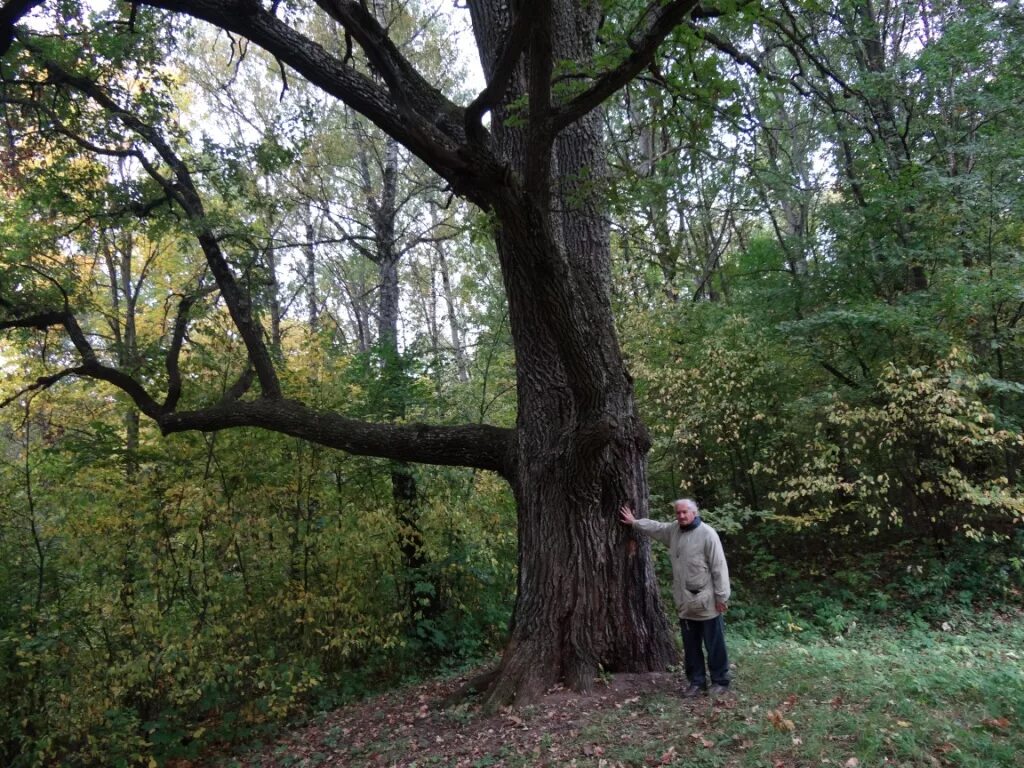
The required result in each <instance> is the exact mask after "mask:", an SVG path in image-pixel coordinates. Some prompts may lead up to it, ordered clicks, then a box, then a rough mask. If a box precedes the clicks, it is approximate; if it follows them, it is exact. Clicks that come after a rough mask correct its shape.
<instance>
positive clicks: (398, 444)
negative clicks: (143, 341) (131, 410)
mask: <svg viewBox="0 0 1024 768" xmlns="http://www.w3.org/2000/svg"><path fill="white" fill-rule="evenodd" d="M157 422H158V424H159V425H160V428H161V430H162V431H163V433H164V434H171V433H173V432H185V431H189V430H199V431H203V432H214V431H218V430H221V429H231V428H233V427H262V428H263V429H269V430H272V431H274V432H281V433H283V434H286V435H292V436H293V437H298V438H301V439H303V440H309V441H311V442H314V443H318V444H320V445H326V446H328V447H330V448H337V449H339V450H342V451H346V452H348V453H354V454H358V455H360V456H376V457H379V458H384V459H397V460H400V461H410V462H417V463H421V464H440V465H445V466H456V467H475V468H477V469H488V470H492V471H494V472H498V473H499V474H501V475H503V476H505V477H509V476H511V462H512V459H511V456H512V438H513V435H514V432H513V430H511V429H503V428H501V427H492V426H488V425H484V424H471V425H464V426H429V425H425V424H374V423H368V422H364V421H358V420H356V419H349V418H346V417H344V416H341V415H340V414H337V413H332V412H329V411H318V410H315V409H313V408H310V407H309V406H306V405H304V404H303V403H300V402H298V401H296V400H268V399H260V400H253V401H238V402H234V403H225V404H223V405H218V406H214V407H211V408H205V409H203V410H200V411H190V412H183V413H170V414H165V415H163V416H161V417H159V418H158V419H157Z"/></svg>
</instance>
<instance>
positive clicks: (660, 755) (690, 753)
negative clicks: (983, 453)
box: [508, 623, 1024, 768]
mask: <svg viewBox="0 0 1024 768" xmlns="http://www.w3.org/2000/svg"><path fill="white" fill-rule="evenodd" d="M1017 649H1024V627H1022V626H1021V625H1020V624H1019V623H1018V624H1016V625H1006V626H1005V627H1004V628H1003V631H1002V632H999V633H991V632H984V631H973V632H971V633H969V634H964V635H958V634H953V633H944V632H939V633H921V632H916V633H899V632H882V631H876V632H873V633H870V634H869V633H865V634H864V635H862V636H857V635H854V636H851V637H844V638H842V639H832V640H825V639H821V638H803V637H799V638H797V637H793V638H786V637H782V638H765V639H761V640H759V639H750V638H742V637H733V638H732V639H731V649H730V652H731V654H732V656H733V658H734V660H735V663H736V665H737V670H736V680H735V684H734V685H735V693H734V695H733V696H732V698H731V700H729V701H727V702H724V703H723V702H719V703H717V704H716V703H713V702H710V701H698V702H697V703H696V704H693V705H682V704H681V702H680V700H679V699H676V698H674V697H659V698H656V699H654V700H641V701H639V702H635V703H633V704H631V705H630V711H629V712H627V713H625V716H623V715H624V713H622V712H621V711H618V712H615V713H614V714H609V713H605V714H603V715H602V716H601V717H600V718H598V719H596V720H595V721H594V722H592V723H591V724H590V727H589V728H588V731H587V736H588V737H589V738H591V739H595V738H601V737H602V736H603V737H604V738H605V743H606V744H608V747H607V748H606V749H604V751H603V754H602V756H601V757H602V759H604V760H605V761H607V762H606V765H609V766H614V765H616V763H622V764H623V765H626V766H632V765H645V764H648V765H649V764H655V763H657V764H663V765H687V766H691V768H692V767H695V766H736V768H773V767H774V766H786V767H787V768H789V767H790V766H821V765H825V766H827V765H839V766H847V765H849V766H853V765H859V766H915V767H916V766H942V765H949V766H964V767H965V768H968V767H971V766H977V768H993V767H995V766H1006V767H1007V768H1010V767H1011V766H1019V765H1021V763H1020V759H1021V757H1020V756H1021V755H1024V728H1022V727H1021V725H1022V724H1024V664H1022V663H1021V661H1022V658H1024V651H1018V650H1017ZM631 721H632V722H636V723H637V724H638V726H639V727H637V728H633V729H630V728H628V727H627V728H625V729H623V728H622V727H621V726H622V724H623V723H626V724H628V723H630V722H631ZM655 759H656V760H655ZM586 764H587V763H583V762H578V765H586ZM508 765H510V766H512V765H518V764H516V763H509V764H508ZM523 765H525V763H524V764H523Z"/></svg>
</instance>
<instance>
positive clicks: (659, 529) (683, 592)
mask: <svg viewBox="0 0 1024 768" xmlns="http://www.w3.org/2000/svg"><path fill="white" fill-rule="evenodd" d="M633 527H634V528H635V529H637V530H639V531H643V532H644V533H646V534H647V535H648V536H650V537H651V538H652V539H657V540H658V541H660V542H661V543H662V544H665V545H667V546H668V551H669V556H670V558H671V560H672V598H673V599H674V600H675V603H676V613H677V614H678V615H679V618H680V619H701V620H704V619H713V618H715V617H716V616H718V609H717V608H716V607H715V603H727V602H729V595H730V594H731V589H730V587H729V566H728V565H727V564H726V562H725V552H723V551H722V541H721V539H719V538H718V532H717V531H716V530H715V529H714V528H712V527H711V526H710V525H708V524H707V523H705V522H703V521H701V523H700V525H698V526H697V527H696V528H692V529H690V530H688V531H684V530H683V529H682V528H680V527H679V523H676V522H671V523H659V522H656V521H654V520H646V519H644V520H637V521H636V522H635V523H634V524H633Z"/></svg>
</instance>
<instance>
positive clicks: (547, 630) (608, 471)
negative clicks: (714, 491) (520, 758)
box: [471, 2, 675, 707]
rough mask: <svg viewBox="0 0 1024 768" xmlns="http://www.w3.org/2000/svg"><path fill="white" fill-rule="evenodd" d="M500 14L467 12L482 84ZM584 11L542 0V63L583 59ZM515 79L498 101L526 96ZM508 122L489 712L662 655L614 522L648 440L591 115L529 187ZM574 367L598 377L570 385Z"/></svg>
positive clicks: (641, 586) (641, 493)
mask: <svg viewBox="0 0 1024 768" xmlns="http://www.w3.org/2000/svg"><path fill="white" fill-rule="evenodd" d="M503 7H504V4H503V3H500V2H493V3H488V2H481V3H473V4H471V8H472V10H473V11H474V24H475V27H476V32H477V38H478V41H479V42H480V47H481V51H482V52H483V54H482V58H483V65H484V70H485V72H487V73H488V75H489V76H490V75H491V74H492V73H493V71H494V66H495V56H496V54H497V52H498V51H499V50H500V46H499V45H498V44H497V43H498V41H501V40H503V39H504V30H505V29H506V28H507V24H508V19H507V18H505V17H503V16H502V9H503ZM596 13H597V8H596V6H594V7H589V6H588V7H586V8H580V7H579V6H578V5H577V4H575V3H569V2H556V3H554V4H553V11H552V16H551V23H552V25H553V26H554V27H555V28H556V31H555V32H554V33H553V34H552V39H554V40H557V41H558V46H557V49H556V50H555V51H554V52H553V53H554V59H555V60H559V59H564V58H571V59H572V60H575V61H577V62H586V61H587V59H588V57H589V54H590V51H591V50H592V47H593V43H594V36H595V34H596V24H597V16H596ZM525 72H526V68H525V67H523V68H522V69H521V70H520V74H519V77H518V78H514V81H513V83H512V85H511V87H510V88H509V91H508V93H506V102H505V103H506V104H507V103H510V102H511V101H512V100H514V99H516V98H518V96H519V95H520V94H522V93H523V92H524V91H525V88H526V86H525V82H524V77H525ZM507 114H508V113H507V112H506V111H505V110H502V109H498V110H496V111H495V113H494V114H492V120H493V123H492V127H493V131H494V136H495V138H496V140H497V142H498V144H499V147H500V151H501V154H502V155H503V156H504V157H505V158H506V159H507V160H508V162H509V165H510V167H511V168H513V169H515V171H516V172H517V173H518V174H519V175H520V178H523V179H525V180H526V184H525V185H526V187H527V190H528V191H527V192H525V193H524V194H523V196H522V197H519V196H516V195H514V194H508V195H503V196H502V195H499V196H497V198H496V202H495V205H494V209H495V214H496V218H497V221H498V222H499V225H498V231H497V244H498V254H499V258H500V260H501V267H502V274H503V277H504V280H505V288H506V292H507V295H508V302H509V317H510V322H511V327H512V334H513V337H514V340H515V347H516V369H517V388H518V401H519V403H518V405H519V409H518V413H519V417H518V423H517V444H516V446H515V457H516V459H515V470H514V476H513V477H512V478H511V482H512V485H513V492H514V494H515V498H516V503H517V508H518V514H519V521H518V530H519V580H518V593H517V597H516V604H515V612H514V616H513V626H512V633H511V637H510V640H509V644H508V646H507V648H506V650H505V654H504V656H503V659H502V662H501V666H500V669H499V670H498V674H497V676H496V678H495V679H494V681H493V682H492V684H491V686H490V688H489V690H488V691H487V693H486V699H485V700H486V704H487V705H488V706H489V707H497V706H501V705H503V704H506V703H510V702H514V703H516V704H523V703H527V702H529V701H531V700H533V699H534V698H536V697H537V696H538V695H540V694H541V693H543V692H544V690H545V689H547V688H548V687H550V686H552V685H554V684H556V683H559V682H561V683H563V684H565V685H567V686H568V687H570V688H572V689H575V690H581V691H586V690H588V689H589V688H590V686H591V684H592V682H593V680H594V677H595V676H596V675H597V674H598V673H599V672H600V671H602V670H604V671H609V672H615V671H627V670H628V671H651V670H658V669H664V668H665V666H667V665H668V664H669V663H671V662H672V661H673V660H674V658H675V645H674V641H673V638H672V631H671V628H670V626H669V624H668V622H667V620H666V618H665V615H664V612H663V611H662V609H661V605H660V601H659V599H658V590H657V585H656V583H655V579H654V576H653V570H652V568H651V560H650V550H649V547H648V545H647V544H646V543H645V542H643V541H639V540H637V539H636V538H635V537H634V535H633V534H632V533H631V532H630V531H629V530H628V529H625V528H624V527H623V526H622V525H621V524H620V523H619V522H618V508H619V507H620V506H621V505H622V504H624V503H629V504H631V505H633V506H634V507H636V508H638V510H639V512H640V513H646V503H647V480H646V466H645V458H644V457H645V455H646V452H647V450H648V448H649V440H648V437H647V432H646V430H645V428H644V426H643V424H642V423H641V420H640V418H639V416H638V414H637V413H636V408H635V405H634V400H633V390H632V382H631V380H630V378H629V375H628V373H627V371H626V368H625V365H624V362H623V360H622V357H621V353H620V350H619V346H618V340H617V338H616V334H615V329H614V323H613V317H612V311H611V305H610V291H609V279H610V249H609V228H608V219H607V217H606V216H605V215H603V211H602V210H601V206H600V204H599V200H598V198H597V196H596V194H595V186H597V185H596V184H594V183H592V182H594V181H595V180H599V179H600V178H601V177H602V176H603V174H604V147H603V143H602V136H601V118H600V115H599V114H597V113H593V114H591V115H590V116H588V117H586V118H584V119H583V120H581V121H579V122H577V123H575V124H574V125H573V126H571V127H570V128H569V129H567V130H566V131H565V132H563V133H562V134H561V135H560V136H559V138H558V139H557V141H556V142H555V144H554V147H553V149H552V153H551V158H550V162H551V175H550V186H549V187H548V188H546V189H537V188H536V187H532V188H531V169H530V168H528V167H527V166H528V164H530V163H536V162H538V159H537V158H532V157H527V156H526V150H525V147H526V146H527V144H528V142H529V137H528V136H526V135H524V133H523V132H522V131H520V130H519V129H517V128H515V127H510V126H508V125H506V124H505V122H504V119H505V117H506V115H507ZM541 160H543V159H541ZM563 309H564V310H565V312H564V313H563V312H562V310H563ZM580 316H582V318H584V319H585V321H586V327H587V330H588V332H589V333H588V338H587V340H586V347H585V349H581V348H580V347H579V346H577V347H576V348H568V347H567V345H568V344H569V342H567V341H566V338H565V331H566V328H567V326H568V325H570V324H574V323H575V322H577V321H578V320H579V319H580ZM581 367H582V368H585V369H587V371H589V372H591V373H593V372H595V371H596V372H598V376H597V378H599V379H600V380H599V381H588V382H587V385H586V386H581V382H580V381H579V378H580V376H579V373H580V368H581ZM590 378H593V377H590Z"/></svg>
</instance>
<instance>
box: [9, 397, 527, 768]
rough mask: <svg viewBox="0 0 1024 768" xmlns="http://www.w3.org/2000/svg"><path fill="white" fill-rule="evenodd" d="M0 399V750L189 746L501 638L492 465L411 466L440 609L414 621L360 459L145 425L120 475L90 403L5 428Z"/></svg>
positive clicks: (266, 438) (114, 440)
mask: <svg viewBox="0 0 1024 768" xmlns="http://www.w3.org/2000/svg"><path fill="white" fill-rule="evenodd" d="M12 413H13V412H11V411H9V410H8V411H4V415H5V416H7V417H8V419H7V420H6V421H5V426H4V429H5V432H4V454H5V456H6V457H7V461H6V463H5V464H4V469H3V473H2V475H0V482H2V484H3V491H4V494H5V497H6V498H7V499H8V503H7V504H6V505H5V506H4V511H3V519H2V521H0V525H2V528H0V530H2V531H3V533H4V535H3V537H2V538H0V555H2V557H0V562H2V563H3V566H2V568H3V577H4V579H3V583H4V585H5V586H4V590H3V594H2V595H0V598H2V600H0V676H2V683H3V688H4V690H5V691H9V692H10V695H8V696H5V697H4V699H3V701H2V702H0V722H2V723H3V724H4V725H3V729H4V730H3V731H2V732H0V754H2V755H3V762H4V764H5V765H12V766H19V767H20V766H29V765H42V764H51V763H52V762H54V761H59V762H62V763H65V764H71V763H74V764H81V765H136V764H138V765H143V764H147V762H148V761H149V760H150V759H155V760H157V761H161V762H162V761H165V760H168V759H171V758H184V759H189V758H194V757H196V756H197V755H198V754H199V753H200V752H201V751H202V750H203V749H205V748H206V746H207V745H209V744H211V743H216V742H222V741H225V740H228V741H233V740H238V739H244V738H246V737H247V736H251V735H254V734H256V733H258V732H259V731H260V730H261V729H265V728H267V727H270V726H272V725H274V724H276V723H278V722H280V721H281V720H283V719H286V718H289V717H292V716H294V715H296V714H298V713H301V712H304V711H307V710H308V709H309V708H311V707H327V706H331V705H333V704H336V703H338V702H340V701H344V700H347V699H348V698H351V697H353V696H356V695H361V694H364V693H365V692H367V691H370V690H375V689H377V688H379V687H381V686H382V685H386V684H388V683H389V682H393V681H395V680H397V679H400V678H402V677H404V676H409V675H422V674H424V673H426V672H428V671H429V670H430V669H431V668H433V665H435V664H437V663H438V662H439V661H441V660H443V661H444V662H446V663H448V664H458V663H462V661H464V660H466V659H473V658H478V657H480V656H484V655H488V654H490V653H492V652H493V649H494V648H495V645H496V644H497V643H499V642H500V641H501V639H502V638H503V636H504V632H505V629H506V626H507V622H508V611H509V607H510V606H509V598H510V595H511V592H512V579H513V571H512V567H511V563H513V562H514V557H513V555H512V552H513V551H514V543H515V534H514V527H513V526H512V525H511V524H510V516H511V501H510V499H509V498H508V494H507V491H506V490H505V489H504V488H503V487H502V485H501V484H500V483H499V482H498V481H496V480H495V479H493V478H490V477H487V476H477V477H476V478H472V477H470V476H469V475H468V474H467V473H463V472H455V471H447V472H441V471H438V472H436V473H423V474H421V475H420V478H419V480H420V483H421V485H422V487H423V488H424V493H425V496H426V498H428V499H432V500H433V501H432V502H431V504H430V508H429V510H428V512H427V513H426V514H425V515H424V516H423V517H422V518H421V520H420V528H421V535H422V536H423V542H424V546H425V547H426V548H427V549H428V550H429V553H430V557H429V569H430V570H429V571H428V572H425V573H423V574H420V576H419V578H420V579H421V581H420V582H419V584H420V588H421V589H422V590H424V591H426V590H437V595H436V597H438V598H439V600H440V605H441V606H442V607H441V610H440V611H439V612H437V613H436V614H435V615H432V616H430V617H429V618H428V617H424V616H423V615H415V614H414V615H410V614H409V613H408V611H409V608H408V605H409V603H408V602H407V600H406V595H405V593H404V590H405V588H406V586H405V585H406V584H407V583H408V581H407V579H406V574H404V573H403V572H402V570H401V567H402V566H401V563H402V558H401V555H400V552H399V547H400V543H401V537H400V535H399V532H398V531H397V530H396V526H395V523H394V520H393V517H392V513H391V511H390V507H389V506H388V505H382V504H380V503H377V502H374V501H373V499H375V498H380V499H386V498H387V497H388V495H389V494H388V492H387V485H386V484H387V473H386V472H384V471H381V468H379V467H378V466H376V465H375V464H374V463H373V462H369V461H366V460H361V459H351V458H345V457H342V456H339V455H336V454H333V453H331V452H328V451H325V450H322V449H316V448H312V447H310V446H307V445H303V444H301V443H298V442H296V441H294V440H291V439H288V438H283V437H280V436H274V435H269V434H266V433H260V432H250V431H239V432H230V433H223V434H219V435H216V436H210V437H208V438H206V439H203V438H201V437H199V436H185V437H182V438H180V439H179V438H175V439H174V440H169V441H168V440H163V439H160V438H159V437H158V436H157V435H155V434H152V433H151V432H150V431H149V430H144V437H143V445H142V450H141V451H140V454H139V463H138V467H137V470H135V474H133V475H132V476H131V477H127V476H126V475H125V470H124V465H123V463H122V461H121V459H120V456H119V451H118V450H117V445H119V443H120V440H119V435H118V434H117V431H116V430H115V429H111V428H110V422H109V421H106V420H100V421H92V422H89V421H84V422H80V421H79V420H78V419H77V418H76V416H75V414H74V410H73V408H72V409H71V410H68V411H65V410H62V409H60V408H57V407H52V406H47V407H46V408H45V409H44V404H43V401H42V398H36V399H35V401H34V404H33V409H32V412H31V413H32V419H31V421H30V422H29V424H30V430H31V431H30V432H29V433H28V435H26V433H25V428H26V427H25V425H24V424H23V425H19V424H18V423H17V422H16V421H13V420H11V419H10V418H9V417H10V416H11V415H12ZM44 414H45V416H44ZM109 415H110V416H113V415H114V414H113V413H110V414H109ZM26 440H27V441H28V442H26ZM18 441H21V442H18ZM254 456H258V457H259V460H258V461H251V460H250V457H254ZM26 467H27V468H28V469H27V470H26V469H25V468H26ZM409 626H412V627H414V631H412V632H409V631H408V627H409Z"/></svg>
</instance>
